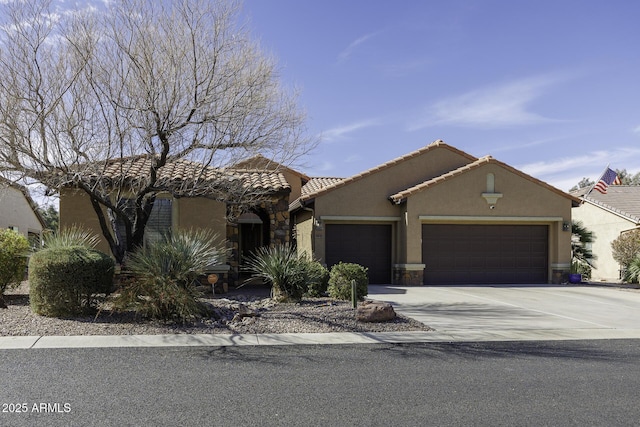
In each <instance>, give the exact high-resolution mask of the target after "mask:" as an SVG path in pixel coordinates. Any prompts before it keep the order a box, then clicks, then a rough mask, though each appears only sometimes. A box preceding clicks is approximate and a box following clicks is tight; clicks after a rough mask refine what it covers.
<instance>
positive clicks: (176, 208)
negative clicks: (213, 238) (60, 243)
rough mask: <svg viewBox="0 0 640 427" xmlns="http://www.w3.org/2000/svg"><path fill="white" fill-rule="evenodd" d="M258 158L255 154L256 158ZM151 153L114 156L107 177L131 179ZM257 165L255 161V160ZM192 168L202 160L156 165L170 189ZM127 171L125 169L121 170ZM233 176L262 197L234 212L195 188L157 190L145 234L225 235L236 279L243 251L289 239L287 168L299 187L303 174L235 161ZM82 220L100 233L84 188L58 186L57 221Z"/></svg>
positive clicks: (215, 174)
mask: <svg viewBox="0 0 640 427" xmlns="http://www.w3.org/2000/svg"><path fill="white" fill-rule="evenodd" d="M256 161H257V160H256ZM147 162H149V159H147V158H146V157H144V156H138V157H132V158H128V159H125V161H124V164H123V163H122V162H116V161H114V162H113V164H112V165H109V167H108V168H107V169H106V172H105V174H104V178H105V179H110V180H124V181H127V180H133V181H135V179H137V178H139V176H140V174H142V173H143V171H146V170H148V166H149V165H148V163H147ZM254 166H255V165H254ZM192 168H196V169H197V170H198V172H199V173H201V172H202V165H197V166H196V165H194V164H193V163H191V162H188V161H184V160H180V161H176V162H173V163H169V164H167V165H166V166H164V167H162V168H161V169H160V170H159V178H160V179H159V182H161V183H162V184H163V185H165V186H166V187H167V188H172V189H174V193H175V188H176V186H180V185H181V183H182V182H186V180H188V179H189V177H191V176H194V173H193V170H192ZM123 171H125V172H123ZM220 173H221V171H220V170H216V169H213V168H210V169H207V170H206V173H205V174H204V175H202V174H201V175H202V178H200V179H204V180H207V179H216V180H217V179H219V178H220V175H219V174H220ZM224 173H225V174H226V176H227V177H229V179H230V180H231V181H233V183H232V184H230V185H241V186H242V188H243V191H245V192H246V193H247V194H250V193H256V194H258V193H259V194H261V195H262V196H261V201H260V202H259V203H257V204H256V205H255V206H252V207H250V208H245V209H244V210H242V211H240V212H237V209H238V207H237V206H232V205H229V204H226V203H224V202H221V201H219V197H216V195H215V194H199V195H197V196H190V195H180V197H173V196H172V195H171V193H170V192H166V193H160V194H159V196H158V198H157V199H156V202H155V204H154V207H153V210H152V213H151V217H150V219H149V222H148V223H147V227H146V229H145V240H146V241H149V240H153V239H156V238H158V236H160V235H161V234H162V233H163V232H165V231H166V230H170V229H175V228H183V229H189V228H196V229H197V228H202V229H210V230H213V231H214V232H215V233H216V234H218V235H219V236H220V237H221V238H223V239H226V240H227V246H228V249H229V251H230V255H229V258H228V260H227V264H228V266H229V267H228V268H229V275H228V276H227V277H225V278H224V279H225V281H227V282H228V283H231V284H233V283H237V282H238V280H239V275H240V272H241V268H240V266H241V264H242V262H243V257H244V256H246V255H248V254H249V253H251V252H252V251H254V250H255V249H256V248H258V247H260V246H263V245H269V244H275V243H285V244H287V243H289V242H290V235H291V231H290V224H289V211H288V207H289V195H290V193H291V189H292V185H290V184H289V182H287V179H286V178H285V174H288V175H289V179H290V180H292V181H296V179H297V180H298V183H297V184H295V182H294V186H295V185H297V187H298V188H301V187H302V183H301V180H302V177H304V175H303V174H297V173H294V171H289V170H285V171H284V172H280V171H276V170H267V171H264V170H256V169H252V167H250V164H248V163H247V164H244V165H236V166H235V167H234V168H232V169H227V170H225V171H224ZM74 224H76V225H81V226H82V227H84V228H86V229H88V230H90V231H92V232H93V233H95V234H97V235H98V236H102V231H101V228H100V224H99V222H98V218H97V216H96V214H95V213H94V211H93V208H92V206H91V203H90V200H89V198H88V197H87V195H86V193H84V192H83V191H81V190H78V189H76V188H70V187H65V188H61V189H60V227H61V228H65V227H69V226H71V225H74ZM98 249H100V250H101V251H103V252H105V253H107V254H110V253H111V252H110V250H109V246H108V245H107V243H106V241H105V240H104V239H101V242H100V244H99V246H98Z"/></svg>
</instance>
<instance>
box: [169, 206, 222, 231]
mask: <svg viewBox="0 0 640 427" xmlns="http://www.w3.org/2000/svg"><path fill="white" fill-rule="evenodd" d="M226 214H227V208H226V205H225V204H224V203H222V202H219V201H216V200H210V199H206V198H204V197H193V198H191V197H181V198H179V199H176V200H174V209H173V225H174V227H177V228H181V229H189V228H193V229H199V228H201V229H209V230H213V232H215V233H217V234H218V235H219V236H220V237H221V238H223V239H224V238H225V234H226V229H227V220H226Z"/></svg>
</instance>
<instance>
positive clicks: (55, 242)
mask: <svg viewBox="0 0 640 427" xmlns="http://www.w3.org/2000/svg"><path fill="white" fill-rule="evenodd" d="M99 242H100V238H99V237H98V236H97V235H95V234H93V233H91V232H89V231H87V230H85V229H83V228H82V227H79V226H77V225H72V226H71V227H67V228H63V229H61V230H60V231H57V232H54V233H46V234H45V235H44V237H43V238H42V247H43V248H47V249H51V248H69V247H74V246H79V247H82V248H86V249H94V248H95V247H96V246H98V243H99Z"/></svg>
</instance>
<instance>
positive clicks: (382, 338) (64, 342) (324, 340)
mask: <svg viewBox="0 0 640 427" xmlns="http://www.w3.org/2000/svg"><path fill="white" fill-rule="evenodd" d="M593 339H597V340H602V339H640V329H557V330H549V329H545V330H535V329H527V330H516V329H510V330H489V331H470V330H467V329H465V330H446V331H426V332H425V331H415V332H402V333H398V332H376V333H370V332H346V333H342V332H332V333H306V334H243V335H240V334H238V335H223V334H206V335H205V334H201V335H195V334H194V335H187V334H182V335H180V334H174V335H85V336H25V337H0V350H26V349H45V348H48V349H51V348H117V347H237V346H258V345H260V346H262V345H269V346H277V345H337V344H406V343H430V342H431V343H441V342H490V341H493V342H500V341H567V340H593Z"/></svg>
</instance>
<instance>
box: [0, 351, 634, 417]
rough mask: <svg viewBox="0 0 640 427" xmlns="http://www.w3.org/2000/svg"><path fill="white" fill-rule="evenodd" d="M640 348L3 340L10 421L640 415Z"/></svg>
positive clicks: (0, 356) (1, 384)
mask: <svg viewBox="0 0 640 427" xmlns="http://www.w3.org/2000/svg"><path fill="white" fill-rule="evenodd" d="M638 360H640V340H589V341H578V340H574V341H547V342H545V341H529V342H482V343H473V342H471V343H469V342H455V343H444V342H442V343H407V344H364V345H363V344H361V345H331V346H327V345H290V346H238V347H164V348H79V349H78V348H76V349H70V348H67V349H64V348H61V349H29V350H0V403H1V404H2V408H1V409H2V412H1V413H0V425H2V426H33V425H38V426H69V425H73V426H84V425H92V426H115V425H118V426H126V425H131V426H134V425H136V426H139V425H149V426H152V425H153V426H164V425H167V426H169V425H171V426H173V425H183V426H205V425H210V426H238V425H246V426H250V425H261V426H270V425H274V426H275V425H287V426H289V425H291V426H298V425H304V426H364V425H367V426H378V425H379V426H390V425H393V426H425V425H440V426H441V425H454V426H456V425H459V426H463V425H464V426H469V425H491V426H495V425H509V426H518V425H523V426H525V425H536V426H538V425H563V426H570V425H576V426H591V425H593V426H596V425H598V426H602V425H607V426H617V425H637V422H638V419H640V405H638V402H637V392H638V390H639V389H640V363H638ZM18 408H19V409H18ZM18 410H19V411H20V412H17V411H18Z"/></svg>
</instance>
